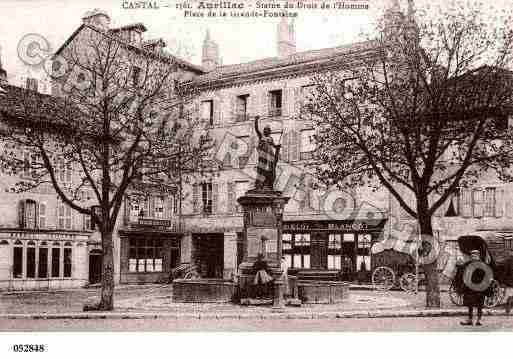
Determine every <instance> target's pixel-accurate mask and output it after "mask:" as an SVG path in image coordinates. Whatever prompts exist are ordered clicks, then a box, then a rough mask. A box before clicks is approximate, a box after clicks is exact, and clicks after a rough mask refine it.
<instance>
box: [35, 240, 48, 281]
mask: <svg viewBox="0 0 513 359" xmlns="http://www.w3.org/2000/svg"><path fill="white" fill-rule="evenodd" d="M37 277H38V278H48V243H47V242H41V244H39V266H38V272H37Z"/></svg>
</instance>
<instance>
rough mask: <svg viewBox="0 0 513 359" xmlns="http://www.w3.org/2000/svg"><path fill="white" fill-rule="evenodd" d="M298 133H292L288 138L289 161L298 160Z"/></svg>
mask: <svg viewBox="0 0 513 359" xmlns="http://www.w3.org/2000/svg"><path fill="white" fill-rule="evenodd" d="M299 139H300V137H299V132H298V131H293V132H292V133H291V136H290V155H289V158H290V161H297V160H298V159H299Z"/></svg>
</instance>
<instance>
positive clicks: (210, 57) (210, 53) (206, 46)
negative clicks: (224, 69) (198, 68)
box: [201, 30, 220, 71]
mask: <svg viewBox="0 0 513 359" xmlns="http://www.w3.org/2000/svg"><path fill="white" fill-rule="evenodd" d="M201 65H202V66H203V68H204V69H205V70H206V71H212V70H214V69H215V68H216V67H217V66H219V65H220V61H219V46H218V45H217V43H216V42H215V41H213V40H211V39H210V31H209V30H207V33H206V34H205V40H204V41H203V54H202V57H201Z"/></svg>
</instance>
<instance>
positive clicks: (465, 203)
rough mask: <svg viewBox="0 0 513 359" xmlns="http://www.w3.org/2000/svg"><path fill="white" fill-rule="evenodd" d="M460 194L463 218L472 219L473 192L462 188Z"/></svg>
mask: <svg viewBox="0 0 513 359" xmlns="http://www.w3.org/2000/svg"><path fill="white" fill-rule="evenodd" d="M460 193H461V201H460V204H461V211H460V212H461V215H462V216H463V217H472V192H471V191H470V190H469V189H466V188H462V189H461V191H460Z"/></svg>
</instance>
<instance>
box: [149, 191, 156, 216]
mask: <svg viewBox="0 0 513 359" xmlns="http://www.w3.org/2000/svg"><path fill="white" fill-rule="evenodd" d="M149 201H150V206H149V207H150V208H149V213H148V217H151V218H153V217H155V196H151V197H150V198H149Z"/></svg>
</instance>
